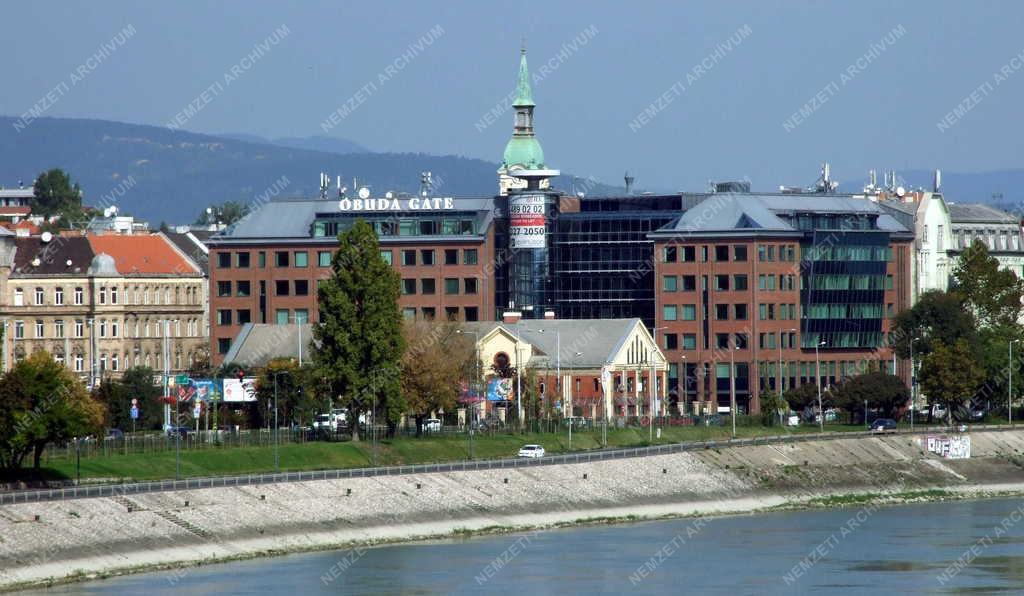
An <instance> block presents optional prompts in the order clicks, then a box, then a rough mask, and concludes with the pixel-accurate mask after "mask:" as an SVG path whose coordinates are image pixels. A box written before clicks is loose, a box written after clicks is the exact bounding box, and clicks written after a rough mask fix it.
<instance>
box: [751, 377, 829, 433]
mask: <svg viewBox="0 0 1024 596" xmlns="http://www.w3.org/2000/svg"><path fill="white" fill-rule="evenodd" d="M812 387H813V385H812ZM760 399H761V424H763V425H765V426H775V425H776V424H777V423H779V421H780V417H781V416H783V415H785V414H787V413H788V412H789V402H787V401H786V399H785V398H784V397H783V396H782V395H780V394H778V393H775V392H769V393H765V394H762V395H761V397H760ZM817 399H818V391H817V389H815V391H814V400H815V402H817Z"/></svg>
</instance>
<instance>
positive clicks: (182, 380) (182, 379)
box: [174, 375, 190, 385]
mask: <svg viewBox="0 0 1024 596" xmlns="http://www.w3.org/2000/svg"><path fill="white" fill-rule="evenodd" d="M189 380H190V379H189V378H188V375H178V376H176V377H174V384H175V385H188V382H189Z"/></svg>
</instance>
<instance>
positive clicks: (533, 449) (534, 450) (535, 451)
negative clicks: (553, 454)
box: [519, 445, 544, 457]
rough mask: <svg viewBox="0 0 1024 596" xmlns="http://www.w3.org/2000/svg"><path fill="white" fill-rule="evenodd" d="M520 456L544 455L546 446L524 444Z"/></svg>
mask: <svg viewBox="0 0 1024 596" xmlns="http://www.w3.org/2000/svg"><path fill="white" fill-rule="evenodd" d="M519 457H544V448H543V447H541V446H540V445H523V448H522V449H520V450H519Z"/></svg>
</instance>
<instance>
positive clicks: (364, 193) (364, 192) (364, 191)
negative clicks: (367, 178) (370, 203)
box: [359, 186, 370, 199]
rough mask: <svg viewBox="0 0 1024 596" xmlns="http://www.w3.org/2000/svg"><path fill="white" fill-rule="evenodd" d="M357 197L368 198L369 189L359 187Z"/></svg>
mask: <svg viewBox="0 0 1024 596" xmlns="http://www.w3.org/2000/svg"><path fill="white" fill-rule="evenodd" d="M359 198H360V199H368V198H370V189H369V188H366V187H365V186H361V187H359Z"/></svg>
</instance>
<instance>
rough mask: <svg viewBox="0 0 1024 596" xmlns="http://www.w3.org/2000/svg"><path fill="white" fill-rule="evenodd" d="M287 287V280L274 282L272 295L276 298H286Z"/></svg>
mask: <svg viewBox="0 0 1024 596" xmlns="http://www.w3.org/2000/svg"><path fill="white" fill-rule="evenodd" d="M288 285H289V284H288V280H287V279H279V280H277V281H275V282H274V294H275V295H277V296H287V295H288Z"/></svg>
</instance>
